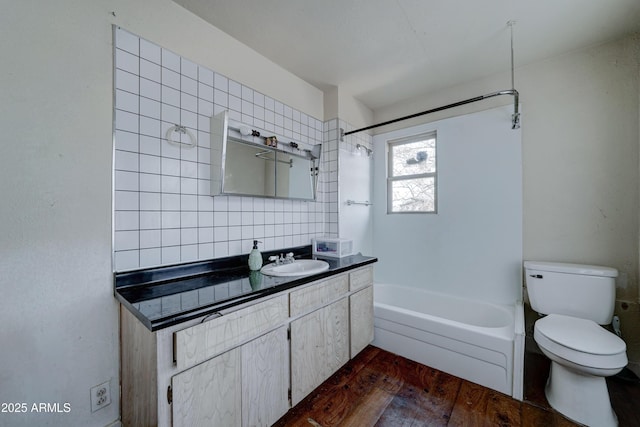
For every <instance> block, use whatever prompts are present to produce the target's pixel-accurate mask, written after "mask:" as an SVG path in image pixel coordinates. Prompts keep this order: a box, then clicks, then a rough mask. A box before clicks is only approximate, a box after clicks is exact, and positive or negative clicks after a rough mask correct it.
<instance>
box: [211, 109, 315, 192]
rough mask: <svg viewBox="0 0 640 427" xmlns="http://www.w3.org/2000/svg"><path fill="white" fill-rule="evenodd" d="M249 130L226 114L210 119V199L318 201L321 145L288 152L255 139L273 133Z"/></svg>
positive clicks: (299, 145) (225, 112) (263, 139)
mask: <svg viewBox="0 0 640 427" xmlns="http://www.w3.org/2000/svg"><path fill="white" fill-rule="evenodd" d="M245 128H246V130H245ZM248 130H249V128H248V127H245V126H242V125H241V124H238V123H230V122H229V119H228V112H227V111H223V112H222V113H220V114H218V115H215V116H213V117H212V118H211V195H212V196H217V195H221V194H227V195H240V196H257V197H271V198H279V199H298V200H315V198H316V187H317V182H318V167H319V160H320V159H319V157H320V145H319V144H318V145H314V146H312V147H311V148H309V149H305V148H303V147H302V145H303V144H298V149H295V148H290V150H291V151H285V150H283V149H279V148H276V147H271V146H268V145H265V138H264V136H256V135H257V134H258V133H259V134H260V135H268V136H271V135H272V134H271V133H268V132H266V133H265V132H263V131H259V130H255V129H251V130H250V131H249V132H247V131H248ZM278 140H279V141H283V140H285V139H280V138H278Z"/></svg>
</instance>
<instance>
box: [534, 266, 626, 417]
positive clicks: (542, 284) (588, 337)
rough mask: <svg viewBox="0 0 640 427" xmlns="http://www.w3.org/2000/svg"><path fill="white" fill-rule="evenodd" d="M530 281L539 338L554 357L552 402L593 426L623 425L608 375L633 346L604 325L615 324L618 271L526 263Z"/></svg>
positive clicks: (548, 388)
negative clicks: (615, 404) (628, 347)
mask: <svg viewBox="0 0 640 427" xmlns="http://www.w3.org/2000/svg"><path fill="white" fill-rule="evenodd" d="M524 268H525V283H526V286H527V294H528V295H529V302H530V304H531V308H532V309H533V310H535V311H537V312H538V313H539V314H541V315H543V316H544V317H542V318H540V319H539V320H537V321H536V323H535V325H534V333H533V338H534V340H535V341H536V343H537V344H538V346H539V347H540V350H542V352H543V353H544V355H545V356H547V357H548V358H549V359H551V370H550V372H549V379H548V380H547V385H546V387H545V395H546V396H547V400H548V401H549V404H550V405H551V406H552V407H553V408H554V409H555V410H556V411H558V412H560V413H561V414H563V415H564V416H566V417H567V418H569V419H571V420H573V421H576V422H578V423H581V424H585V425H587V426H617V425H618V420H617V417H616V414H615V413H614V412H613V409H612V408H611V402H610V400H609V392H608V390H607V383H606V381H605V377H608V376H611V375H615V374H617V373H618V372H620V371H621V370H622V368H624V367H625V366H626V365H627V353H626V350H627V346H626V344H625V343H624V341H623V340H622V339H620V338H619V337H618V336H617V335H615V334H613V333H611V332H609V331H607V330H606V329H604V328H603V327H601V326H600V325H607V324H609V323H611V319H612V317H613V309H614V305H615V291H616V290H615V278H616V277H617V276H618V271H617V270H616V269H614V268H609V267H600V266H593V265H580V264H565V263H555V262H534V261H525V263H524Z"/></svg>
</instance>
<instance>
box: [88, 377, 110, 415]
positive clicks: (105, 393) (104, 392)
mask: <svg viewBox="0 0 640 427" xmlns="http://www.w3.org/2000/svg"><path fill="white" fill-rule="evenodd" d="M110 404H111V391H110V387H109V381H107V382H106V383H102V384H100V385H97V386H95V387H91V412H95V411H97V410H98V409H102V408H104V407H105V406H108V405H110Z"/></svg>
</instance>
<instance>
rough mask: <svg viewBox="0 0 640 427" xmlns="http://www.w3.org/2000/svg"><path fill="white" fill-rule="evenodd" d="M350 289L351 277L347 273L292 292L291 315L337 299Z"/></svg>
mask: <svg viewBox="0 0 640 427" xmlns="http://www.w3.org/2000/svg"><path fill="white" fill-rule="evenodd" d="M348 291H349V277H348V276H347V275H346V274H342V275H340V276H336V277H332V278H330V279H327V280H324V281H321V282H318V283H316V284H313V285H311V286H309V287H307V288H304V289H300V290H299V291H293V292H291V296H290V302H289V304H290V310H291V317H294V316H298V315H300V314H303V313H306V312H309V311H312V310H314V309H316V308H319V307H322V306H324V305H327V304H328V303H329V302H331V301H333V300H336V299H338V298H339V297H340V295H343V294H346V293H347V292H348Z"/></svg>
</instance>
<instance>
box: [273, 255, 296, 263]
mask: <svg viewBox="0 0 640 427" xmlns="http://www.w3.org/2000/svg"><path fill="white" fill-rule="evenodd" d="M269 261H271V262H274V263H275V264H276V265H282V264H291V263H293V262H294V261H295V258H294V257H293V252H289V253H288V254H287V255H286V257H284V256H282V254H280V256H279V257H278V255H272V256H270V257H269Z"/></svg>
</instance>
